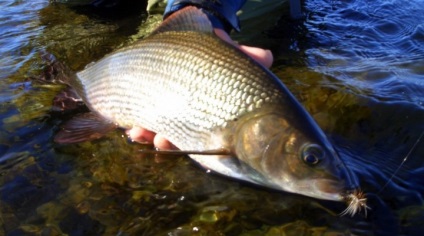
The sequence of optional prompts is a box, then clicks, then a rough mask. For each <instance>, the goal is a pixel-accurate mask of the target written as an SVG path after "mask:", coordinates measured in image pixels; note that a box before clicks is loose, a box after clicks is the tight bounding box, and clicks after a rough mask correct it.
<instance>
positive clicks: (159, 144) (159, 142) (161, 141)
mask: <svg viewBox="0 0 424 236" xmlns="http://www.w3.org/2000/svg"><path fill="white" fill-rule="evenodd" d="M153 144H154V145H155V147H156V148H159V149H162V150H177V149H178V148H177V147H175V146H174V145H173V144H172V143H171V142H169V141H168V140H167V139H166V138H164V137H163V136H161V135H156V136H155V138H154V140H153Z"/></svg>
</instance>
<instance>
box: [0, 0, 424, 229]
mask: <svg viewBox="0 0 424 236" xmlns="http://www.w3.org/2000/svg"><path fill="white" fill-rule="evenodd" d="M75 2H78V1H75ZM81 2H82V1H81ZM268 2H270V1H265V2H262V1H250V2H249V3H248V5H246V9H244V11H243V13H242V15H241V20H242V32H241V33H239V34H234V35H233V37H234V38H235V39H237V40H238V41H240V42H242V43H245V44H250V45H256V46H262V47H266V48H270V49H271V50H272V51H273V53H274V55H275V63H274V66H273V67H272V70H273V71H274V72H275V73H276V74H277V75H278V77H280V78H281V79H282V81H283V82H284V83H285V84H286V85H287V86H288V87H289V89H290V90H291V91H292V92H293V93H294V94H295V95H296V97H297V98H298V99H299V100H300V101H301V102H302V103H303V104H304V105H305V107H306V108H307V110H308V111H309V112H310V113H311V114H312V115H313V116H314V118H315V119H316V120H317V121H318V123H319V125H320V126H321V128H322V129H323V130H324V131H325V132H326V134H327V135H328V136H329V137H330V139H331V141H332V142H333V144H334V146H335V147H336V149H337V150H338V151H339V152H340V154H341V156H342V158H343V160H344V161H345V162H346V163H347V165H348V167H349V168H351V169H353V171H354V172H355V173H356V174H357V176H358V178H359V179H360V181H361V186H362V190H363V191H364V192H365V193H366V194H367V198H368V204H369V206H370V208H371V209H369V210H368V213H367V215H365V214H363V213H360V214H357V215H356V216H354V217H350V216H340V215H339V213H340V212H341V211H343V210H344V208H345V204H344V203H339V202H330V201H320V200H316V199H311V198H307V197H304V196H298V195H294V194H288V193H284V192H278V191H272V190H269V189H265V188H260V187H258V186H253V185H250V184H246V183H242V182H240V181H235V180H233V179H228V178H225V177H222V176H219V175H215V174H213V173H210V172H207V171H205V170H204V169H202V168H201V167H199V166H198V165H196V164H195V163H194V162H193V161H191V160H190V159H189V158H188V157H174V156H173V157H165V156H153V155H144V154H141V153H139V152H138V151H137V150H139V149H140V148H145V146H143V145H141V144H136V143H131V142H130V141H129V140H128V139H127V137H126V136H125V135H124V133H123V131H122V130H118V131H116V132H114V133H112V134H110V135H109V136H107V137H106V138H103V139H101V140H98V141H93V142H86V143H81V144H75V145H57V144H55V143H54V142H53V140H52V139H53V136H54V134H55V132H56V131H57V130H58V127H59V125H60V122H61V121H63V120H65V119H68V118H69V117H71V116H72V114H68V113H61V112H58V111H54V110H53V109H52V100H53V98H54V96H55V95H56V94H57V93H58V92H59V91H60V90H61V89H62V88H63V86H61V85H57V84H42V83H34V82H33V81H31V80H30V79H28V78H30V77H37V76H39V75H41V74H42V73H43V68H44V67H45V65H46V63H47V62H46V61H45V60H43V59H42V57H41V55H42V54H43V53H45V52H48V53H51V54H53V55H55V56H56V57H57V58H58V59H59V60H60V61H62V62H64V63H66V64H67V65H69V66H70V67H71V68H72V69H74V70H81V69H82V68H84V66H85V65H87V64H89V63H90V62H92V61H95V60H98V59H99V58H101V57H102V56H104V55H105V54H107V53H109V52H111V51H113V50H116V49H117V48H120V47H122V46H124V45H128V44H131V42H133V41H134V40H137V39H138V38H142V37H144V36H145V35H147V34H148V32H150V31H151V30H152V29H153V28H154V27H155V26H157V25H158V24H159V23H160V20H161V8H160V7H159V8H157V9H156V8H155V9H153V11H152V12H151V13H152V14H151V15H150V16H148V14H147V13H146V12H144V11H142V10H141V9H143V7H144V6H142V5H143V4H140V6H134V5H133V6H132V7H131V8H130V9H131V10H128V9H124V8H122V9H115V10H113V11H104V10H101V11H99V9H91V8H89V7H75V6H73V7H71V6H69V5H62V4H56V3H52V2H50V1H46V0H33V1H17V0H2V1H0V9H1V10H0V235H422V234H423V233H424V205H423V194H424V138H423V139H422V140H419V137H420V135H421V134H422V133H423V132H424V7H423V3H424V2H423V1H421V0H411V1H401V0H390V1H387V0H375V1H365V0H350V1H349V0H348V1H322V0H320V1H318V0H306V1H305V4H304V13H305V17H304V19H302V20H297V21H296V20H291V19H290V18H289V17H288V5H287V2H272V3H268ZM251 9H255V10H253V11H252V10H251ZM120 11H122V12H124V13H123V14H121V13H122V12H121V13H120ZM414 146H415V148H413V147H414ZM403 160H406V161H405V162H402V161H403ZM401 163H403V164H401ZM389 180H390V181H389Z"/></svg>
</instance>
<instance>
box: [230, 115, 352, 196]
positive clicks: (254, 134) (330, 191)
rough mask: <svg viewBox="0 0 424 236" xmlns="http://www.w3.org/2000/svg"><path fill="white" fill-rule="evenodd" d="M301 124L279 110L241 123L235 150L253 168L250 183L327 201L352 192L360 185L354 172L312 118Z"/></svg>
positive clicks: (349, 194)
mask: <svg viewBox="0 0 424 236" xmlns="http://www.w3.org/2000/svg"><path fill="white" fill-rule="evenodd" d="M308 122H309V121H308ZM300 123H302V124H299V122H298V121H296V120H290V119H287V117H284V116H283V115H281V114H278V113H275V112H270V113H264V114H260V115H259V114H256V115H254V116H252V117H248V118H246V119H245V120H243V121H242V122H241V123H240V125H239V126H238V129H237V131H236V132H235V135H236V137H235V140H236V142H235V152H236V155H237V157H238V158H239V159H240V161H241V162H242V163H244V164H245V165H247V166H249V168H250V171H251V172H255V173H253V174H250V176H252V177H251V178H252V182H255V183H259V184H261V185H266V186H268V187H272V188H274V189H279V190H284V191H287V192H292V193H297V194H302V195H306V196H309V197H313V198H318V199H324V200H333V201H343V200H346V196H351V197H352V196H353V195H352V194H351V193H352V192H353V191H355V190H356V189H358V186H359V185H358V181H357V179H356V178H355V176H354V175H353V173H352V172H351V171H350V170H349V169H348V168H347V167H346V165H345V164H344V163H343V161H342V160H341V159H340V157H339V156H338V154H337V152H336V151H335V150H334V149H333V147H332V146H331V144H330V143H329V142H328V141H327V139H326V138H325V136H324V134H323V133H322V131H321V130H320V129H319V128H318V127H316V126H315V125H314V124H315V123H313V121H311V123H304V121H302V122H300ZM311 124H312V125H311ZM246 170H247V169H246ZM256 172H257V173H256ZM245 175H249V174H248V173H247V172H246V174H245Z"/></svg>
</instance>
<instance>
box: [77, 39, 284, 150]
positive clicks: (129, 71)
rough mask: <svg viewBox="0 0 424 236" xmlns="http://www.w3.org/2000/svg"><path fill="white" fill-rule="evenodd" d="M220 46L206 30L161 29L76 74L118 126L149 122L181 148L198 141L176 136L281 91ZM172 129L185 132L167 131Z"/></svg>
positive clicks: (216, 123) (221, 121) (93, 102)
mask: <svg viewBox="0 0 424 236" xmlns="http://www.w3.org/2000/svg"><path fill="white" fill-rule="evenodd" d="M187 39H190V40H187ZM191 41H196V42H200V43H196V44H195V45H193V44H192V43H190V42H191ZM222 45H223V42H222V41H221V40H220V39H218V38H216V37H213V36H212V35H208V34H205V33H200V34H199V33H198V32H182V31H175V32H164V33H161V34H157V35H153V36H152V37H149V38H148V39H146V40H143V41H140V42H139V43H137V44H136V45H134V46H131V47H129V48H126V49H124V50H120V51H117V52H116V53H114V54H113V55H111V56H109V57H106V58H105V59H103V60H101V61H99V62H98V63H96V64H94V65H92V66H91V67H89V68H87V69H85V70H83V71H82V72H79V73H78V74H77V75H78V78H79V79H80V81H81V83H82V84H83V90H84V91H85V93H86V94H87V100H88V102H89V103H90V106H92V107H93V109H94V110H96V111H99V113H101V114H103V115H105V116H106V118H108V119H110V120H112V121H114V122H115V123H117V124H118V125H119V126H123V127H133V126H137V127H145V128H148V129H150V130H153V131H156V132H158V133H160V134H162V135H165V136H166V137H168V139H170V140H171V141H172V142H174V143H175V144H176V145H179V147H180V148H203V146H202V147H198V146H192V145H190V144H189V143H193V142H192V140H187V141H186V143H181V141H179V140H180V136H181V135H184V136H188V137H195V138H196V139H197V138H198V135H196V134H198V133H199V132H202V131H203V132H210V130H212V129H214V128H215V127H224V126H225V125H226V123H227V121H229V120H234V119H235V118H237V117H239V116H241V115H243V114H244V113H245V112H247V111H252V110H254V109H256V108H260V107H261V105H262V104H263V103H265V101H266V102H267V103H277V102H280V101H281V100H282V98H283V97H282V96H281V93H279V92H277V91H278V88H277V84H276V83H275V82H274V81H272V80H271V81H270V80H269V79H264V77H268V76H269V75H268V74H266V73H265V72H263V71H261V70H260V67H259V66H258V65H257V63H256V62H254V61H253V60H252V59H250V58H248V57H246V56H245V55H241V54H242V53H241V52H240V51H238V50H237V49H235V48H234V47H233V46H231V45H228V44H224V47H222ZM218 46H219V47H218ZM210 51H213V52H214V53H209V52H210ZM205 55H207V56H205ZM170 58H171V60H170ZM187 61H190V62H191V63H186V62H187ZM140 62H143V63H140ZM165 62H166V63H165ZM242 65H243V66H242ZM241 66H242V67H241ZM231 68H243V70H238V71H236V72H235V71H233V70H232V69H231ZM213 69H214V70H213ZM240 88H243V90H240ZM104 94H108V96H107V97H105V96H104ZM177 101H178V102H177ZM259 101H261V102H259ZM123 108H125V109H123ZM158 124H167V125H161V126H158ZM179 128H182V130H184V131H185V132H183V133H180V132H178V133H177V132H175V131H174V130H175V129H179ZM208 136H210V135H206V137H208ZM207 141H208V140H203V142H207Z"/></svg>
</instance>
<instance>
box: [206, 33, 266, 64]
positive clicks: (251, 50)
mask: <svg viewBox="0 0 424 236" xmlns="http://www.w3.org/2000/svg"><path fill="white" fill-rule="evenodd" d="M214 32H215V34H216V35H217V36H218V37H220V38H221V39H222V40H224V41H225V42H227V43H230V44H232V45H234V46H235V47H238V48H239V49H240V50H242V51H243V52H244V53H246V54H247V55H249V56H250V57H252V58H253V59H254V60H255V61H257V62H258V63H259V64H261V65H263V66H264V67H266V68H269V67H271V66H272V63H273V61H274V57H273V55H272V52H271V51H270V50H265V49H262V48H257V47H250V46H245V45H241V46H240V45H238V44H237V43H236V42H234V41H233V40H232V39H231V38H230V36H229V35H228V34H227V32H225V31H224V30H222V29H214Z"/></svg>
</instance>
